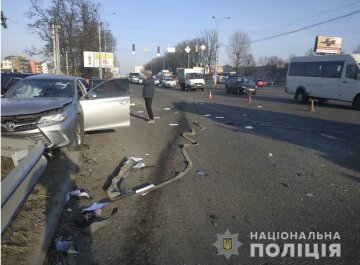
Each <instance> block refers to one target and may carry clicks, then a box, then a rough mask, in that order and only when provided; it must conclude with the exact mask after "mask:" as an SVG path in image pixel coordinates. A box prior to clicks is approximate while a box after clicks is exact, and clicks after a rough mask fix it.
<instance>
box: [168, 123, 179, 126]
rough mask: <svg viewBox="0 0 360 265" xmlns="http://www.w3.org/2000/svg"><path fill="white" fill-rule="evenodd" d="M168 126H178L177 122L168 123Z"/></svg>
mask: <svg viewBox="0 0 360 265" xmlns="http://www.w3.org/2000/svg"><path fill="white" fill-rule="evenodd" d="M169 125H170V126H179V124H177V123H169Z"/></svg>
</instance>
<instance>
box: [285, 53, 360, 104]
mask: <svg viewBox="0 0 360 265" xmlns="http://www.w3.org/2000/svg"><path fill="white" fill-rule="evenodd" d="M285 92H286V93H289V94H294V98H295V100H296V101H297V102H298V103H307V102H308V100H309V99H310V98H313V99H317V100H318V101H319V102H325V101H327V100H329V99H331V100H338V101H345V102H351V103H352V106H353V107H354V108H357V109H360V54H339V55H321V56H302V57H293V58H292V59H291V62H290V65H289V69H288V72H287V76H286V87H285Z"/></svg>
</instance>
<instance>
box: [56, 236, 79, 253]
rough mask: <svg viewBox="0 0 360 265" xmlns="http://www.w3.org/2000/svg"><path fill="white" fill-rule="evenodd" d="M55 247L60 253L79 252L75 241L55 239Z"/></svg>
mask: <svg viewBox="0 0 360 265" xmlns="http://www.w3.org/2000/svg"><path fill="white" fill-rule="evenodd" d="M55 248H56V250H57V251H58V252H60V253H66V254H76V253H79V252H77V251H76V250H75V243H74V242H73V241H63V240H61V238H60V239H55Z"/></svg>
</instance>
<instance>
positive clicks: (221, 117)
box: [215, 116, 224, 119]
mask: <svg viewBox="0 0 360 265" xmlns="http://www.w3.org/2000/svg"><path fill="white" fill-rule="evenodd" d="M215 119H224V117H223V116H216V117H215Z"/></svg>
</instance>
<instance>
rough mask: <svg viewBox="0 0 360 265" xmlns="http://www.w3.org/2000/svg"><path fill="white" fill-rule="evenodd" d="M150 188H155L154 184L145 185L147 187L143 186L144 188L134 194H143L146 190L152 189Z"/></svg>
mask: <svg viewBox="0 0 360 265" xmlns="http://www.w3.org/2000/svg"><path fill="white" fill-rule="evenodd" d="M152 188H155V185H154V184H149V185H147V186H145V187H143V188H141V189H138V190H136V193H142V192H144V191H146V190H148V189H152Z"/></svg>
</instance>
